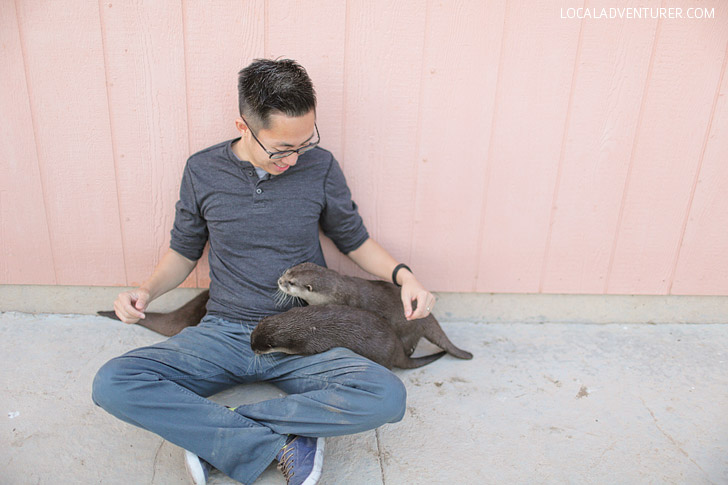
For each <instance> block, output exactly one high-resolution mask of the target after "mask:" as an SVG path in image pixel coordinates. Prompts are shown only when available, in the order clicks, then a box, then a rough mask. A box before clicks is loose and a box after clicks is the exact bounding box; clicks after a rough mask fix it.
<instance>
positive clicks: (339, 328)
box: [250, 305, 445, 369]
mask: <svg viewBox="0 0 728 485" xmlns="http://www.w3.org/2000/svg"><path fill="white" fill-rule="evenodd" d="M250 347H251V348H252V349H253V350H254V351H255V352H256V353H258V354H265V353H269V352H285V353H288V354H300V355H311V354H318V353H321V352H326V351H327V350H330V349H333V348H334V347H346V348H348V349H350V350H353V351H354V352H356V353H357V354H359V355H361V356H363V357H366V358H367V359H369V360H372V361H374V362H376V363H377V364H380V365H382V366H384V367H386V368H387V369H391V368H392V367H400V368H402V369H414V368H416V367H421V366H423V365H426V364H429V363H430V362H433V361H435V360H437V359H439V358H440V357H442V356H443V355H445V352H439V353H437V354H432V355H428V356H425V357H418V358H415V359H413V358H411V357H409V356H408V355H405V353H404V349H403V348H402V344H401V342H400V340H399V338H398V337H397V334H396V333H395V332H394V330H393V329H392V327H391V326H390V325H389V323H387V322H386V321H384V320H383V319H382V318H380V317H378V316H377V315H375V314H374V313H372V312H368V311H366V310H361V309H359V308H353V307H349V306H343V305H316V306H306V307H294V308H292V309H290V310H288V311H287V312H283V313H279V314H277V315H272V316H269V317H265V318H264V319H263V320H261V321H260V323H258V325H257V326H256V327H255V329H254V330H253V332H252V333H251V334H250Z"/></svg>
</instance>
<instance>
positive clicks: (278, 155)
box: [240, 115, 321, 160]
mask: <svg viewBox="0 0 728 485" xmlns="http://www.w3.org/2000/svg"><path fill="white" fill-rule="evenodd" d="M240 117H241V118H243V116H242V115H240ZM243 121H244V122H245V124H246V125H247V126H248V129H249V130H250V134H251V135H253V139H255V141H257V142H258V145H260V148H262V149H263V150H265V153H267V154H268V158H270V159H271V160H280V159H281V158H286V157H290V156H291V155H293V154H294V153H296V154H298V155H301V154H303V153H306V152H307V151H309V150H310V149H312V148H315V147H316V145H318V144H319V142H320V141H321V135H319V131H318V126H316V122H315V121H314V123H313V127H314V128H315V129H316V141H314V142H311V143H309V144H308V145H305V146H302V147H301V148H299V149H297V150H281V151H280V152H271V151H268V149H267V148H266V147H265V146H263V144H262V143H261V142H260V140H258V137H257V136H255V133H253V129H252V128H251V127H250V125H249V124H248V122H247V121H246V120H245V118H243Z"/></svg>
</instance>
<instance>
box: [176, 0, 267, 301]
mask: <svg viewBox="0 0 728 485" xmlns="http://www.w3.org/2000/svg"><path fill="white" fill-rule="evenodd" d="M183 6H184V10H183V11H184V26H185V32H184V39H185V60H186V66H187V67H186V76H187V109H188V126H189V143H190V147H189V153H190V154H192V153H195V152H197V151H199V150H202V149H204V148H207V147H208V146H211V145H214V144H216V143H220V142H222V141H224V140H226V139H231V138H235V137H236V136H238V135H237V131H236V130H235V118H237V116H238V89H237V85H238V76H237V75H238V71H240V70H241V69H242V68H244V67H245V66H247V65H248V64H250V62H252V61H253V59H255V58H258V57H263V55H264V41H265V23H264V20H265V5H264V1H263V0H254V1H247V2H239V1H236V0H227V1H221V2H214V3H213V2H194V1H184V3H183ZM209 272H210V267H209V265H208V262H207V249H206V250H205V254H203V256H202V258H201V259H200V262H199V263H198V265H197V269H196V271H195V273H193V275H194V274H196V278H197V283H196V284H197V286H200V287H204V286H208V285H209V283H210V277H209ZM191 278H192V275H190V278H188V279H187V281H186V282H185V285H190V284H192V283H193V280H192V279H191Z"/></svg>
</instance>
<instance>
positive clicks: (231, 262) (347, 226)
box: [170, 139, 369, 323]
mask: <svg viewBox="0 0 728 485" xmlns="http://www.w3.org/2000/svg"><path fill="white" fill-rule="evenodd" d="M236 140H237V139H236ZM236 140H228V141H226V142H223V143H219V144H217V145H214V146H211V147H209V148H207V149H205V150H202V151H200V152H198V153H196V154H194V155H192V156H191V157H190V158H189V159H188V160H187V165H186V166H185V169H184V173H183V175H182V183H181V185H180V197H179V201H178V202H177V204H176V206H175V220H174V226H173V228H172V231H171V241H170V247H171V248H172V249H173V250H174V251H176V252H178V253H179V254H181V255H182V256H184V257H186V258H188V259H191V260H193V261H196V260H198V259H199V258H200V256H202V251H203V249H204V246H205V243H206V242H207V241H208V240H209V242H210V251H209V263H210V280H211V281H210V300H209V301H208V303H207V312H208V313H210V314H213V315H218V316H221V317H223V318H226V319H228V320H233V321H245V322H252V323H257V322H258V321H260V319H261V318H263V317H266V316H268V315H272V314H275V313H279V312H282V311H285V310H287V309H288V308H290V307H291V306H292V305H290V304H289V305H288V306H284V307H281V306H277V305H276V301H275V299H274V297H275V294H276V290H277V286H276V281H277V280H278V278H279V277H280V275H281V274H282V273H283V272H284V271H285V270H286V269H288V268H290V267H291V266H294V265H296V264H299V263H303V262H307V261H310V262H313V263H316V264H319V265H322V266H325V265H326V262H325V261H324V256H323V252H322V250H321V244H320V241H319V225H320V227H321V229H322V230H323V232H324V234H326V235H327V236H328V237H330V238H331V239H332V240H333V242H334V244H336V247H337V248H338V249H339V250H340V251H341V252H342V253H345V254H346V253H349V252H351V251H353V250H355V249H357V248H358V247H359V246H361V245H362V244H363V243H364V241H366V240H367V239H368V237H369V234H368V232H367V230H366V228H365V227H364V223H363V221H362V219H361V217H360V216H359V212H358V211H357V205H356V203H354V201H353V200H352V199H351V192H350V191H349V188H348V187H347V185H346V180H345V179H344V174H343V172H342V171H341V167H340V166H339V163H338V162H337V161H336V159H335V158H334V157H333V155H332V154H331V153H330V152H328V151H327V150H324V149H322V148H320V147H316V148H314V149H313V150H309V151H308V152H306V153H304V154H303V155H301V156H300V157H299V158H298V163H296V165H294V166H292V167H290V168H289V169H288V170H286V171H285V172H283V173H282V174H280V175H276V176H271V177H266V178H261V177H259V175H258V173H257V172H256V170H255V167H254V166H253V165H252V164H251V163H250V162H247V161H240V160H239V159H238V158H237V156H236V155H235V154H234V153H233V151H232V144H233V142H235V141H236Z"/></svg>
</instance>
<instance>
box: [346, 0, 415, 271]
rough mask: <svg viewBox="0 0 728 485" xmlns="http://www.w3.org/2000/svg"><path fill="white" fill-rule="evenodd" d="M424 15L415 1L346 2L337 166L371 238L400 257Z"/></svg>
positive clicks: (407, 229) (409, 195) (407, 220)
mask: <svg viewBox="0 0 728 485" xmlns="http://www.w3.org/2000/svg"><path fill="white" fill-rule="evenodd" d="M425 14H426V9H424V8H422V6H421V4H419V3H417V2H406V1H396V2H393V1H385V0H375V1H367V2H364V1H351V2H349V4H348V15H347V27H346V28H347V34H348V35H347V39H346V66H345V74H344V75H345V80H346V85H345V87H344V89H345V103H344V111H345V114H344V120H345V125H344V148H343V153H344V157H343V161H342V166H343V167H344V172H345V173H346V176H347V180H348V182H349V186H350V188H351V190H352V193H353V196H354V199H355V200H356V201H357V203H359V210H360V213H361V215H362V217H363V219H364V222H365V224H366V226H367V228H368V230H369V233H370V235H371V236H372V237H373V238H374V239H376V240H377V241H378V242H379V243H380V244H381V245H382V246H384V247H385V248H386V249H387V250H389V252H390V253H391V254H392V255H393V256H394V257H395V258H396V259H398V260H402V261H407V260H409V259H410V254H409V253H410V239H411V237H412V229H413V223H412V221H413V218H414V207H413V204H412V200H413V198H414V196H415V195H414V194H415V187H416V184H417V182H416V173H417V171H416V167H417V163H416V157H417V148H416V146H417V124H418V118H419V114H418V109H419V97H420V81H421V72H422V53H423V47H424V35H423V32H424V31H425V17H426V15H425ZM352 268H353V267H352ZM351 270H352V269H349V268H347V271H351Z"/></svg>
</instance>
